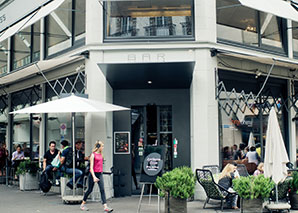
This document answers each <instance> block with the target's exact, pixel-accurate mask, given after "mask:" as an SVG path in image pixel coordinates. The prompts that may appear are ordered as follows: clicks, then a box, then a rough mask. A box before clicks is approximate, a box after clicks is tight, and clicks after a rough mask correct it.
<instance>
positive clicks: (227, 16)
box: [216, 0, 284, 52]
mask: <svg viewBox="0 0 298 213" xmlns="http://www.w3.org/2000/svg"><path fill="white" fill-rule="evenodd" d="M216 2H217V5H216V9H217V38H218V39H219V40H220V41H230V42H232V43H241V44H245V45H249V46H256V47H261V48H265V49H271V50H276V51H279V52H281V51H284V49H283V44H282V31H283V30H282V27H283V23H282V19H281V18H278V17H276V16H274V15H271V14H267V13H263V12H258V11H256V10H253V9H250V8H248V7H244V6H242V5H241V4H240V3H239V1H237V0H217V1H216Z"/></svg>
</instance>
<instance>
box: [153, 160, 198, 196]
mask: <svg viewBox="0 0 298 213" xmlns="http://www.w3.org/2000/svg"><path fill="white" fill-rule="evenodd" d="M155 186H156V187H157V188H159V189H160V190H161V193H160V196H165V193H167V192H169V193H170V196H172V197H175V198H181V199H187V198H189V197H191V196H192V195H193V194H194V190H195V176H194V173H193V172H192V170H191V168H189V167H186V166H184V167H178V168H175V169H173V170H172V171H169V172H166V173H164V174H163V175H162V176H161V177H157V179H156V182H155Z"/></svg>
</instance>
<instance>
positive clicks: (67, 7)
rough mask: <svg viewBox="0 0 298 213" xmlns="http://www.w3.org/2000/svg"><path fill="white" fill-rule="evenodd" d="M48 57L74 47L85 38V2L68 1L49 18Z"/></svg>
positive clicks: (78, 0) (47, 30)
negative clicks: (76, 42)
mask: <svg viewBox="0 0 298 213" xmlns="http://www.w3.org/2000/svg"><path fill="white" fill-rule="evenodd" d="M46 32H47V36H46V38H47V55H48V56H49V55H52V54H55V53H57V52H60V51H62V50H65V49H67V48H69V47H71V46H73V45H74V43H75V41H77V40H79V39H81V38H83V37H84V36H85V0H76V1H73V0H66V1H64V2H63V3H62V5H61V6H60V7H59V8H57V9H56V10H55V11H53V12H52V13H50V15H49V16H48V17H47V25H46Z"/></svg>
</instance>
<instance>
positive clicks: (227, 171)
mask: <svg viewBox="0 0 298 213" xmlns="http://www.w3.org/2000/svg"><path fill="white" fill-rule="evenodd" d="M236 171H237V164H235V163H234V164H231V163H228V164H227V165H226V166H225V168H224V169H223V170H222V173H221V175H220V177H219V181H218V185H220V186H222V187H223V188H224V189H226V190H227V191H229V192H234V190H233V188H232V180H233V179H234V178H236V177H235V172H236ZM237 199H238V195H237V194H235V195H229V196H228V197H227V202H228V206H229V207H230V208H232V209H238V207H237Z"/></svg>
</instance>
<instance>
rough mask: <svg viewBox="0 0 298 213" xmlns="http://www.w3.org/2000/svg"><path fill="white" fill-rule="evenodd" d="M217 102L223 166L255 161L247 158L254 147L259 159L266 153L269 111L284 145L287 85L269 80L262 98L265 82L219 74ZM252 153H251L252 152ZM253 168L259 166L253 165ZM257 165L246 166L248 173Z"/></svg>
mask: <svg viewBox="0 0 298 213" xmlns="http://www.w3.org/2000/svg"><path fill="white" fill-rule="evenodd" d="M219 79H220V80H221V81H222V83H223V84H224V87H225V88H223V84H220V86H219V87H220V88H218V89H219V91H220V92H219V94H218V102H219V113H220V114H219V115H220V122H219V125H220V128H219V129H220V147H221V150H222V152H221V157H222V158H221V159H222V163H223V166H225V165H226V164H227V163H229V162H231V161H233V160H243V159H246V158H247V160H248V163H251V162H252V161H253V160H254V159H251V158H250V157H249V156H247V152H248V151H249V149H250V148H251V147H252V146H253V147H255V148H256V152H257V153H258V155H259V156H260V158H263V157H264V153H265V149H266V130H267V126H268V116H269V112H270V109H271V107H274V109H275V111H276V115H277V118H278V121H279V126H280V129H281V133H282V135H283V139H284V142H285V145H286V146H288V142H287V133H286V132H287V125H286V124H287V119H286V118H287V110H286V102H285V97H286V90H285V89H286V81H284V80H280V79H275V78H269V80H268V82H267V83H266V85H265V87H264V89H263V90H262V92H261V94H260V95H259V96H258V97H256V94H258V93H259V91H260V86H258V85H262V84H263V83H264V80H265V78H262V77H259V78H255V75H249V74H242V73H241V74H239V73H237V74H236V73H234V72H228V71H219ZM251 151H252V152H253V150H251ZM255 163H256V164H257V163H258V162H255ZM256 164H252V165H251V167H250V166H248V167H247V168H248V170H249V173H250V174H252V173H253V172H254V170H255V169H256Z"/></svg>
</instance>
